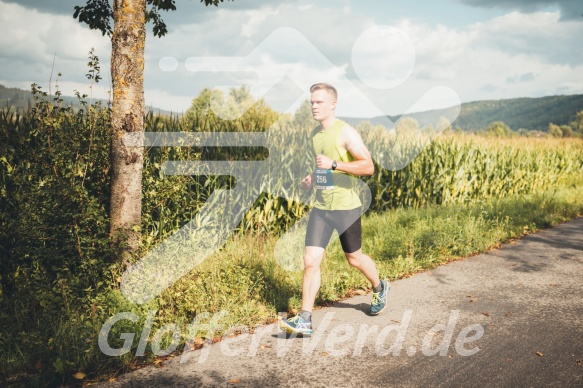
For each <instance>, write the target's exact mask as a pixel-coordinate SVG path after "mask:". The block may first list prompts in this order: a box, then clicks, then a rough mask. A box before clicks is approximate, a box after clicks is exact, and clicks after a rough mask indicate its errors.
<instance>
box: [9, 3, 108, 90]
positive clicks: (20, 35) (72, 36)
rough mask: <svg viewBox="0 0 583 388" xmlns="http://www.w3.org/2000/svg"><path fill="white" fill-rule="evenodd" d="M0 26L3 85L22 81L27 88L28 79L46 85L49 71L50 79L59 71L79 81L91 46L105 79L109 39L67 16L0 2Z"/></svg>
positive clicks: (64, 88) (83, 76)
mask: <svg viewBox="0 0 583 388" xmlns="http://www.w3.org/2000/svg"><path fill="white" fill-rule="evenodd" d="M0 26H1V27H0V29H1V33H0V52H1V53H2V58H1V59H0V72H1V73H2V77H3V78H4V79H5V82H6V85H9V86H10V85H14V86H16V85H17V84H22V83H23V82H24V83H25V84H28V87H27V89H28V88H29V87H30V84H31V83H32V82H37V83H39V84H48V82H49V79H50V75H51V71H52V72H53V73H54V74H53V80H54V79H55V78H56V74H57V73H58V72H61V73H63V80H69V82H73V83H74V82H75V81H76V82H77V83H78V84H81V81H82V80H83V79H85V74H86V73H87V71H86V70H87V68H85V65H86V63H87V55H88V52H89V50H90V49H91V47H94V48H95V49H96V54H97V55H98V56H99V57H100V60H101V72H102V75H104V78H105V79H107V73H108V72H109V51H110V45H109V40H108V39H107V38H102V36H101V34H100V33H98V32H96V31H91V30H89V29H87V28H84V27H82V26H81V25H80V24H79V22H77V21H76V20H74V19H73V18H72V17H71V16H69V17H67V16H61V15H47V14H43V13H40V12H38V11H35V10H31V9H27V8H24V7H22V6H20V5H18V4H12V3H9V4H7V3H3V2H1V1H0ZM53 60H54V61H55V65H54V69H53ZM62 84H63V86H64V85H66V82H63V83H62ZM62 90H63V92H64V93H65V94H68V95H70V94H72V93H73V90H72V89H71V90H69V89H68V87H63V89H62Z"/></svg>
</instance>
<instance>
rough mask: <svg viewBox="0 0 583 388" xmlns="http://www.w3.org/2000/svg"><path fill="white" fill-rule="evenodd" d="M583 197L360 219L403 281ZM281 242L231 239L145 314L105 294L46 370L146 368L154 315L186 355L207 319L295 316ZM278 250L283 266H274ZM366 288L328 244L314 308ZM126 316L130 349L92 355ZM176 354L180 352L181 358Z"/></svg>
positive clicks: (72, 325)
mask: <svg viewBox="0 0 583 388" xmlns="http://www.w3.org/2000/svg"><path fill="white" fill-rule="evenodd" d="M582 190H583V180H580V181H578V182H577V183H575V184H572V185H570V186H568V187H564V188H558V189H554V190H549V191H546V192H542V193H539V194H532V195H526V196H524V195H523V196H514V197H508V198H504V199H499V200H491V201H484V202H481V203H471V204H458V205H449V206H428V207H424V208H421V209H396V210H392V211H388V212H384V213H380V214H370V215H367V216H365V217H364V219H363V250H364V251H365V252H366V253H367V254H369V255H370V256H371V257H372V258H373V259H374V260H375V262H376V264H377V266H378V268H379V271H380V273H381V276H382V277H386V278H390V279H398V278H401V277H406V276H409V275H410V274H412V273H415V272H419V271H422V270H424V269H428V268H432V267H435V266H436V265H439V264H441V263H445V262H447V261H450V260H455V259H457V258H460V257H466V256H468V255H472V254H475V253H478V252H483V251H486V250H488V249H490V248H492V247H496V246H499V245H500V244H501V243H503V242H505V241H507V240H509V239H514V238H518V237H520V236H523V235H524V234H528V233H531V232H533V231H536V230H539V229H543V228H547V227H550V226H553V225H556V224H558V223H561V222H563V221H566V220H569V219H573V218H575V217H577V216H579V215H581V214H583V197H582V196H581V195H580V193H581V192H582ZM277 242H278V238H277V237H276V236H257V235H237V236H235V237H234V238H232V239H231V240H230V241H229V242H228V243H227V245H226V246H225V247H224V248H223V249H222V250H221V251H219V252H217V253H216V254H215V255H214V256H213V257H212V258H210V259H207V260H206V261H205V262H203V263H202V264H201V265H200V266H199V267H197V268H196V269H194V270H193V271H191V273H189V274H188V275H187V276H185V277H183V278H182V279H180V280H179V281H178V282H176V283H175V284H174V285H173V286H172V287H171V288H170V289H168V290H167V291H166V292H164V293H163V294H162V295H161V296H160V297H159V298H157V299H156V300H155V301H153V302H150V303H149V304H147V305H144V306H136V305H132V304H131V303H129V302H128V301H126V300H125V299H124V298H123V297H122V296H121V294H120V293H119V291H117V290H109V291H107V292H104V293H103V294H102V295H101V296H100V297H99V298H98V299H93V300H91V301H89V302H88V303H87V305H85V306H79V310H78V311H70V312H68V313H67V314H65V315H66V316H65V315H64V316H62V317H61V319H59V323H58V324H59V328H58V330H56V331H57V332H59V333H61V334H60V336H59V338H52V339H51V340H52V341H53V344H52V351H51V353H52V357H53V358H52V359H53V360H54V359H55V358H56V359H57V361H53V362H52V363H51V364H52V367H54V368H55V369H57V370H58V371H59V373H58V375H60V376H61V377H60V378H59V377H57V379H59V380H60V382H59V383H62V382H65V381H67V380H68V381H71V380H70V379H71V377H70V376H73V375H74V374H75V373H78V372H82V373H84V374H86V375H87V376H88V377H87V378H86V379H85V381H87V379H92V380H93V379H98V378H100V377H101V378H103V377H105V376H110V375H111V373H112V371H117V372H119V371H120V370H130V369H132V368H134V367H137V366H139V365H140V364H145V363H149V362H152V361H153V359H154V358H155V356H154V355H153V353H152V351H151V348H150V344H148V347H147V349H146V355H145V356H143V357H134V356H133V355H135V354H136V349H137V347H138V341H139V339H140V335H141V332H142V328H143V327H144V321H145V319H146V316H147V314H148V311H155V312H156V313H155V320H154V323H153V326H152V330H151V334H150V340H151V339H152V337H153V336H154V334H155V333H156V332H157V329H158V328H160V327H162V326H164V325H166V324H169V323H171V324H174V323H176V324H177V325H178V327H179V328H180V331H181V333H182V343H184V341H186V340H188V341H189V344H190V346H195V347H196V346H199V345H200V344H202V343H203V341H202V338H204V337H206V336H209V333H208V332H204V331H201V332H199V333H198V334H197V336H198V337H199V338H194V339H193V338H187V333H188V330H187V328H186V325H188V324H189V323H191V322H192V319H193V318H194V317H195V316H196V315H200V314H201V313H203V312H209V313H211V314H214V313H216V312H218V311H220V310H225V311H227V315H226V316H225V317H224V318H223V319H222V320H221V323H222V325H223V328H224V329H228V328H230V327H233V326H236V325H244V326H246V327H250V328H253V327H254V326H257V325H261V324H265V323H267V322H272V321H273V320H275V319H276V318H277V312H278V311H288V310H295V309H298V308H299V307H300V302H301V279H302V271H301V260H302V257H301V252H302V250H303V234H302V233H298V234H297V235H295V236H292V238H291V239H290V240H288V243H287V244H284V245H282V246H278V245H277ZM276 250H277V251H278V252H284V253H286V254H287V256H286V255H284V256H286V257H284V258H283V259H282V258H277V257H276V255H275V254H274V251H276ZM286 260H287V261H286ZM290 260H291V261H290ZM368 287H369V285H368V284H367V282H366V280H365V279H364V277H363V276H362V275H361V274H360V273H359V272H358V271H356V270H354V269H352V268H350V267H349V266H348V264H347V263H346V260H345V259H344V256H343V254H342V250H341V247H340V244H339V242H338V240H337V239H335V240H333V242H332V244H331V245H330V246H329V248H328V249H327V251H326V258H325V260H324V263H323V268H322V287H321V289H320V293H319V294H318V300H317V304H318V305H319V306H323V305H326V304H328V303H330V302H332V301H335V300H339V299H341V298H343V297H346V296H349V295H351V294H352V293H353V292H354V291H355V290H358V289H361V290H367V288H368ZM123 311H128V312H132V313H135V314H137V316H138V317H139V319H138V320H137V321H136V322H130V321H127V320H126V321H120V322H118V323H117V324H116V327H115V329H114V330H113V331H112V333H110V343H111V346H112V347H115V346H117V347H120V346H121V344H122V343H123V341H120V340H119V338H120V333H124V332H125V333H135V337H134V340H133V345H132V348H131V350H130V351H129V352H128V353H126V354H125V355H123V356H122V357H108V356H105V355H104V354H102V353H101V352H100V350H99V347H98V345H97V332H98V331H99V329H100V327H101V325H102V324H103V322H105V321H106V320H107V319H109V318H111V317H112V316H113V315H114V314H116V313H118V312H123ZM82 314H85V315H87V316H88V317H89V318H88V319H89V320H87V321H85V322H86V323H85V324H83V325H82V324H81V323H82V322H83V321H80V320H79V316H80V315H82ZM114 332H115V333H114ZM168 334H169V335H167V336H164V337H163V338H162V342H161V344H160V348H161V349H165V348H166V347H167V346H168V345H169V344H170V342H171V337H170V334H171V333H168ZM222 334H223V332H221V331H217V332H214V333H212V337H214V339H215V340H218V339H220V336H221V335H222ZM116 339H117V342H116ZM181 346H182V345H180V346H179V347H177V348H176V349H177V350H178V351H180V350H181ZM2 358H3V360H2V362H3V363H4V362H5V361H6V362H9V363H11V364H12V368H14V369H16V370H18V369H19V367H18V365H19V364H24V363H25V362H26V364H28V365H30V364H31V363H32V364H33V365H34V362H35V361H34V360H32V359H31V358H30V357H28V356H26V355H20V356H18V355H17V354H15V353H14V352H9V353H6V354H5V356H2ZM9 358H10V359H9ZM51 364H48V365H47V368H48V369H53V368H52V367H51ZM14 369H13V370H14ZM21 369H25V368H21ZM59 369H60V370H59ZM117 372H116V373H117ZM41 375H44V377H40V376H41ZM63 376H69V377H64V378H63ZM38 377H40V379H41V380H44V381H45V382H46V381H51V383H55V382H58V381H56V380H55V377H56V376H55V375H54V374H53V373H49V371H48V370H45V371H44V373H42V374H39V375H37V376H36V377H35V376H34V375H33V374H28V375H26V376H25V377H23V378H21V379H16V380H17V381H18V380H19V381H20V382H23V381H24V380H29V379H30V381H34V382H36V383H37V384H39V379H38ZM23 379H24V380H23ZM46 379H48V380H46ZM61 379H62V380H61ZM40 385H43V383H42V382H40Z"/></svg>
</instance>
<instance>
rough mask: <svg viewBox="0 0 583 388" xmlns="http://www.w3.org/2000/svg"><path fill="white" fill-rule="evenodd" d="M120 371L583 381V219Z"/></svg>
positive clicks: (203, 379) (303, 382)
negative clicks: (308, 324)
mask: <svg viewBox="0 0 583 388" xmlns="http://www.w3.org/2000/svg"><path fill="white" fill-rule="evenodd" d="M370 299H371V296H370V294H369V295H362V296H357V297H355V298H352V299H349V300H346V301H343V302H340V303H336V304H334V305H333V306H332V307H330V308H325V309H321V310H318V311H316V312H315V314H314V321H315V328H316V333H315V335H314V336H312V337H311V338H310V337H307V338H301V337H297V338H285V337H284V336H283V335H282V334H281V333H280V330H279V328H278V327H277V325H269V326H265V327H263V328H260V329H257V330H256V331H255V333H253V334H251V333H249V334H243V335H240V336H235V337H232V338H230V339H225V340H223V341H222V342H220V343H217V344H214V345H211V346H207V347H204V348H203V349H201V350H195V351H192V352H189V353H186V354H183V355H182V356H177V357H174V358H172V359H169V360H167V361H165V362H164V363H163V364H162V365H161V366H158V367H147V368H144V369H140V370H137V371H134V372H132V373H129V374H125V375H123V376H119V377H118V379H117V381H116V382H114V383H103V385H104V386H112V387H114V386H115V387H117V386H123V387H127V386H130V387H161V386H176V387H193V386H205V387H206V386H237V387H287V386H295V387H304V386H305V387H333V386H335V387H387V386H398V387H409V386H411V387H417V386H447V387H469V386H473V387H485V386H488V387H508V386H513V387H514V386H519V387H543V386H545V387H546V386H557V387H577V386H578V387H583V218H579V219H576V220H574V221H571V222H568V223H565V224H563V225H560V226H557V227H555V228H553V229H549V230H546V231H542V232H540V233H536V234H532V235H529V236H526V237H524V238H523V239H521V240H519V241H516V242H514V243H511V244H506V245H504V246H503V247H502V248H500V249H497V250H492V251H490V252H487V253H485V254H481V255H479V256H475V257H471V258H468V259H464V260H459V261H456V262H452V263H449V264H447V265H443V266H440V267H438V268H436V269H434V270H431V271H428V272H425V273H421V274H418V275H415V276H413V277H411V278H407V279H403V280H399V281H395V282H393V283H392V289H391V292H390V296H389V306H388V308H387V311H385V312H384V313H383V314H381V315H380V316H376V317H373V316H369V315H368V313H367V312H368V308H369V303H370Z"/></svg>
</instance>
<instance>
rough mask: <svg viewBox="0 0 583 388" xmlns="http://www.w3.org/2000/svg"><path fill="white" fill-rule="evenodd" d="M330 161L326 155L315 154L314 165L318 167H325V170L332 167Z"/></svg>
mask: <svg viewBox="0 0 583 388" xmlns="http://www.w3.org/2000/svg"><path fill="white" fill-rule="evenodd" d="M332 162H333V160H332V159H330V158H329V157H327V156H326V155H317V156H316V166H317V167H318V168H325V169H326V170H331V169H332Z"/></svg>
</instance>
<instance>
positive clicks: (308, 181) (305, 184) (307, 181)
mask: <svg viewBox="0 0 583 388" xmlns="http://www.w3.org/2000/svg"><path fill="white" fill-rule="evenodd" d="M311 188H312V174H310V175H308V176H307V177H305V178H304V179H302V189H304V190H309V189H311Z"/></svg>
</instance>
